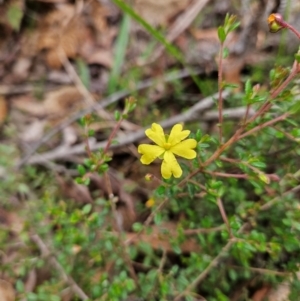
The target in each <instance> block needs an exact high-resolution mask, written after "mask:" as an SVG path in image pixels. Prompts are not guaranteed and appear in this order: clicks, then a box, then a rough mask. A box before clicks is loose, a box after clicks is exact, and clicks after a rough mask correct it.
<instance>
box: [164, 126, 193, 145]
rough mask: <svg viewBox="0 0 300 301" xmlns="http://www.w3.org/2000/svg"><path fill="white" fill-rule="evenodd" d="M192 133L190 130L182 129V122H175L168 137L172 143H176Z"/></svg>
mask: <svg viewBox="0 0 300 301" xmlns="http://www.w3.org/2000/svg"><path fill="white" fill-rule="evenodd" d="M189 134H190V131H188V130H185V131H183V130H182V125H181V124H175V125H174V126H173V128H172V130H171V133H170V137H169V139H168V143H170V144H171V145H176V144H177V143H179V142H180V141H181V140H183V139H185V138H186V137H187V136H188V135H189Z"/></svg>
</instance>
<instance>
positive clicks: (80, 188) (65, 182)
mask: <svg viewBox="0 0 300 301" xmlns="http://www.w3.org/2000/svg"><path fill="white" fill-rule="evenodd" d="M56 178H57V182H58V184H59V185H60V188H61V191H62V194H63V195H64V196H65V197H66V198H69V199H72V200H74V201H76V202H78V203H79V204H88V203H93V199H92V197H91V195H90V192H89V189H88V187H87V186H85V185H80V184H77V183H75V182H74V181H73V180H72V179H64V178H62V177H61V176H57V177H56Z"/></svg>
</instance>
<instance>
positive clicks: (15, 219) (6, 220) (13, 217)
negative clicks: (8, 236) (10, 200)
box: [0, 208, 24, 233]
mask: <svg viewBox="0 0 300 301" xmlns="http://www.w3.org/2000/svg"><path fill="white" fill-rule="evenodd" d="M0 224H2V225H4V226H5V227H6V228H7V229H9V230H10V231H11V232H16V233H20V232H21V231H22V229H23V226H24V224H23V221H22V219H21V218H20V217H19V216H18V215H17V214H16V213H14V212H9V211H6V210H4V209H2V208H0Z"/></svg>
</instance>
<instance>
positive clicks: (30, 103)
mask: <svg viewBox="0 0 300 301" xmlns="http://www.w3.org/2000/svg"><path fill="white" fill-rule="evenodd" d="M11 104H12V107H13V108H16V109H18V110H21V111H23V112H26V113H29V114H30V115H32V116H37V117H42V116H45V115H46V114H47V112H46V109H45V106H44V104H43V103H41V102H37V101H36V100H34V99H33V97H32V96H31V95H29V94H27V95H26V94H24V95H22V96H16V97H13V98H12V99H11Z"/></svg>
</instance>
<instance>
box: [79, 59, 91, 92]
mask: <svg viewBox="0 0 300 301" xmlns="http://www.w3.org/2000/svg"><path fill="white" fill-rule="evenodd" d="M76 67H77V71H78V75H79V77H80V79H81V81H82V83H83V85H84V86H85V87H86V88H87V89H89V87H90V71H89V68H88V66H87V64H86V62H85V61H84V60H82V59H81V58H79V59H77V60H76Z"/></svg>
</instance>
